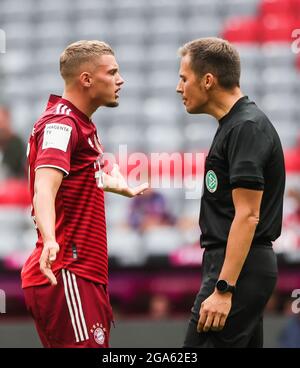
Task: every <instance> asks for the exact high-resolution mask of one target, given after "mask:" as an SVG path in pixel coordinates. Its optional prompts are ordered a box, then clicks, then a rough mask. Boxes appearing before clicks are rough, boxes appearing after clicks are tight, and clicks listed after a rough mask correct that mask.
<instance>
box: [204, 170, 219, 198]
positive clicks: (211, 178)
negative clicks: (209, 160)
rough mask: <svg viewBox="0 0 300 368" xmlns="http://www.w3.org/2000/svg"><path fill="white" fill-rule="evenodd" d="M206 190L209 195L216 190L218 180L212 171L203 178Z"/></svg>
mask: <svg viewBox="0 0 300 368" xmlns="http://www.w3.org/2000/svg"><path fill="white" fill-rule="evenodd" d="M205 184H206V188H207V190H208V191H209V192H210V193H214V192H215V191H216V190H217V188H218V178H217V175H216V173H215V172H214V171H213V170H209V171H208V172H207V173H206V176H205Z"/></svg>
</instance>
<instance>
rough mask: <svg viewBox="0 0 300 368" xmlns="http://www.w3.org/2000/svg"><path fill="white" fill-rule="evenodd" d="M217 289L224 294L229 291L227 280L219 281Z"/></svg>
mask: <svg viewBox="0 0 300 368" xmlns="http://www.w3.org/2000/svg"><path fill="white" fill-rule="evenodd" d="M217 289H218V290H219V291H220V292H224V291H226V290H227V289H228V283H227V281H225V280H219V281H218V282H217Z"/></svg>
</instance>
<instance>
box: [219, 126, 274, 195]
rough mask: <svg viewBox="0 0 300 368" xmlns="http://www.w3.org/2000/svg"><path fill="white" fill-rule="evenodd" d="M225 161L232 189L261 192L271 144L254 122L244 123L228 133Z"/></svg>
mask: <svg viewBox="0 0 300 368" xmlns="http://www.w3.org/2000/svg"><path fill="white" fill-rule="evenodd" d="M226 149H227V159H228V164H229V179H230V184H231V186H232V188H246V189H254V190H263V189H264V184H265V178H264V167H265V164H266V162H267V160H268V157H269V156H270V153H271V151H272V142H271V140H270V139H269V138H268V137H267V136H266V134H265V133H264V132H263V131H261V130H260V129H259V128H258V127H257V126H256V124H255V123H254V122H251V121H245V122H243V123H241V124H239V125H237V126H236V127H234V128H233V129H232V130H231V131H230V132H229V133H228V140H227V148H226Z"/></svg>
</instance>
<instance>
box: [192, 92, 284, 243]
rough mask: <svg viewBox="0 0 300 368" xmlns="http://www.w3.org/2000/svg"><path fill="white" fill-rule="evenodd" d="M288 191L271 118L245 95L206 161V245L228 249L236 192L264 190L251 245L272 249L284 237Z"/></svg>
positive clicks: (203, 210)
mask: <svg viewBox="0 0 300 368" xmlns="http://www.w3.org/2000/svg"><path fill="white" fill-rule="evenodd" d="M284 187H285V167H284V157H283V151H282V146H281V143H280V139H279V137H278V134H277V132H276V130H275V128H274V127H273V125H272V124H271V122H270V121H269V119H268V118H267V117H266V115H265V114H264V113H263V112H262V111H261V110H260V109H259V108H258V107H257V106H256V104H255V103H254V102H252V101H250V100H249V99H248V97H247V96H244V97H242V98H240V99H239V100H238V101H237V102H236V103H235V105H234V106H233V107H232V109H231V110H230V111H229V113H228V114H227V115H225V116H224V117H223V118H222V119H221V120H220V121H219V128H218V130H217V132H216V134H215V137H214V139H213V142H212V145H211V148H210V151H209V153H208V156H207V158H206V161H205V173H204V184H203V195H202V199H201V211H200V219H199V224H200V228H201V233H202V234H201V239H200V242H201V246H202V247H203V248H208V247H213V246H224V247H225V246H226V244H227V238H228V235H229V230H230V227H231V224H232V221H233V218H234V213H235V210H234V205H233V201H232V190H233V189H234V188H248V189H254V190H263V191H264V193H263V198H262V203H261V209H260V221H259V224H258V226H257V228H256V231H255V235H254V239H253V242H252V246H255V245H261V244H266V245H270V246H271V245H272V243H271V241H274V240H275V239H277V238H278V237H279V235H280V233H281V224H282V207H283V194H284Z"/></svg>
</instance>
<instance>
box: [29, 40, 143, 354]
mask: <svg viewBox="0 0 300 368" xmlns="http://www.w3.org/2000/svg"><path fill="white" fill-rule="evenodd" d="M60 71H61V75H62V77H63V79H64V82H65V88H64V93H63V96H62V97H60V96H54V95H51V96H50V99H49V102H48V105H47V108H46V111H45V112H44V114H43V115H42V116H41V117H40V118H39V119H38V121H37V122H36V124H35V125H34V128H33V131H32V134H31V137H30V139H29V144H28V163H29V173H30V191H31V198H32V217H33V219H34V221H35V223H36V228H37V233H38V240H37V243H36V247H35V249H34V251H33V252H32V254H31V256H30V257H29V258H28V260H27V261H26V263H25V265H24V267H23V269H22V287H23V289H24V294H25V301H26V305H27V308H28V310H29V311H30V313H31V315H32V316H33V318H34V321H35V324H36V328H37V331H38V333H39V336H40V339H41V341H42V343H43V345H44V347H49V348H50V347H55V348H66V347H69V348H73V347H74V348H76V347H80V348H83V347H87V348H92V347H108V346H109V333H110V324H111V321H112V318H113V317H112V309H111V305H110V301H109V296H108V290H107V284H108V256H107V241H106V223H105V208H104V193H103V191H110V192H114V193H117V194H121V195H124V196H127V197H134V196H135V195H138V194H141V193H142V192H143V191H144V190H145V189H146V188H147V187H148V184H142V185H140V186H138V187H136V188H129V187H128V186H127V183H126V182H125V179H124V177H123V176H122V175H121V173H120V172H119V169H118V167H117V165H116V166H115V167H114V169H113V170H112V172H111V174H110V175H108V174H106V173H104V172H103V171H102V168H103V164H104V162H103V147H102V145H101V143H100V140H99V137H98V134H97V130H96V126H95V125H94V123H93V122H92V120H91V116H92V114H93V113H94V112H95V111H96V110H97V108H98V107H100V106H109V107H116V106H118V97H119V95H118V92H119V90H120V89H121V86H122V84H123V83H124V80H123V79H122V77H121V75H120V73H119V66H118V64H117V61H116V59H115V56H114V52H113V50H112V49H111V47H110V46H109V45H107V44H106V43H104V42H101V41H97V40H96V41H78V42H75V43H73V44H71V45H69V46H68V47H67V48H66V49H65V50H64V51H63V53H62V55H61V58H60Z"/></svg>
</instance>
